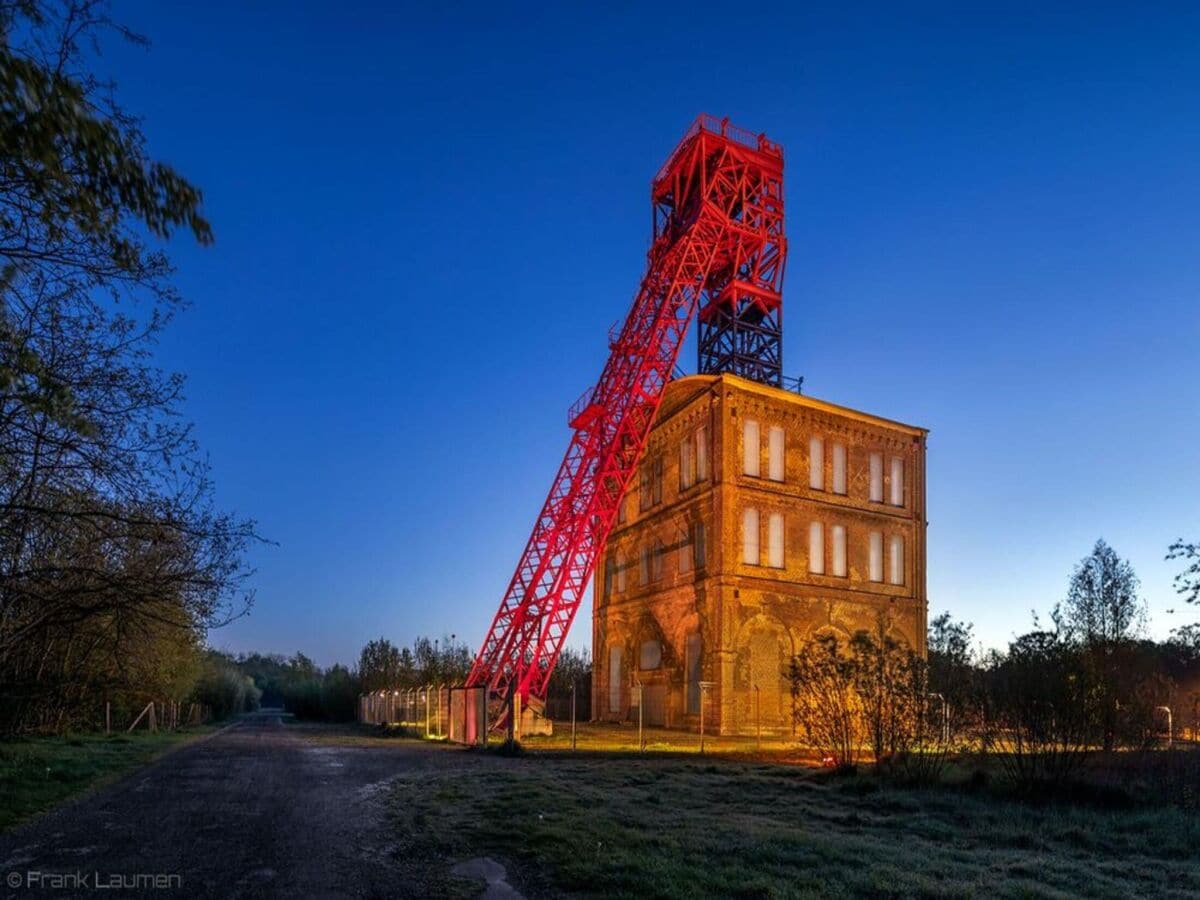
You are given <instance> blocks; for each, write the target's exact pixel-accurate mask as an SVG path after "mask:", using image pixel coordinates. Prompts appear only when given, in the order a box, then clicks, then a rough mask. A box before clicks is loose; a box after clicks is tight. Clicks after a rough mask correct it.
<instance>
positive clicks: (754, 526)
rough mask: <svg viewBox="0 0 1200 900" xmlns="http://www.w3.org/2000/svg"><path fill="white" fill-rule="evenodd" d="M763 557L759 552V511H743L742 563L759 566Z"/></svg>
mask: <svg viewBox="0 0 1200 900" xmlns="http://www.w3.org/2000/svg"><path fill="white" fill-rule="evenodd" d="M760 559H761V557H760V556H759V552H758V510H757V509H751V508H747V509H744V510H742V562H744V563H746V565H748V566H757V565H758V564H759V561H760Z"/></svg>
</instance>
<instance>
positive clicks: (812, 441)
mask: <svg viewBox="0 0 1200 900" xmlns="http://www.w3.org/2000/svg"><path fill="white" fill-rule="evenodd" d="M808 486H809V487H810V488H812V489H813V490H814V491H823V490H825V442H824V441H823V440H822V439H821V438H819V437H811V438H809V439H808Z"/></svg>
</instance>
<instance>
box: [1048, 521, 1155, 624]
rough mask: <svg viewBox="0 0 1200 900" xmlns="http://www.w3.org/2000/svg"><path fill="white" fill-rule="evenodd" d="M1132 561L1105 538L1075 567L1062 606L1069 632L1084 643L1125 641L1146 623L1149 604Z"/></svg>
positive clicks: (1063, 620)
mask: <svg viewBox="0 0 1200 900" xmlns="http://www.w3.org/2000/svg"><path fill="white" fill-rule="evenodd" d="M1139 587H1140V582H1139V581H1138V577H1137V575H1136V574H1135V573H1134V571H1133V566H1131V565H1130V564H1129V563H1128V561H1126V560H1124V559H1122V558H1121V557H1120V556H1118V555H1117V553H1116V551H1115V550H1113V549H1112V547H1110V546H1108V544H1106V543H1105V542H1104V540H1103V539H1101V540H1098V541H1096V546H1095V547H1093V548H1092V552H1091V553H1090V554H1088V555H1087V556H1086V557H1084V558H1083V560H1082V561H1081V562H1080V563H1079V564H1078V565H1077V566H1076V567H1075V572H1074V574H1073V575H1072V576H1071V583H1070V586H1069V587H1068V589H1067V597H1066V600H1065V601H1064V604H1063V609H1062V623H1063V626H1064V628H1065V630H1066V633H1067V635H1068V636H1069V637H1070V638H1072V639H1074V640H1078V641H1082V642H1083V643H1098V642H1099V643H1102V642H1112V641H1120V640H1125V639H1127V638H1130V637H1133V636H1135V635H1136V634H1137V633H1138V632H1139V631H1140V630H1141V628H1142V627H1143V626H1144V624H1145V620H1146V603H1145V601H1144V600H1143V599H1142V598H1141V597H1139V596H1138V589H1139Z"/></svg>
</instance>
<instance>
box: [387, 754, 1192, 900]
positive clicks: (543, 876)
mask: <svg viewBox="0 0 1200 900" xmlns="http://www.w3.org/2000/svg"><path fill="white" fill-rule="evenodd" d="M453 756H455V754H448V755H447V761H448V762H449V759H450V758H451V757H453ZM463 762H464V763H465V762H466V760H465V759H464V760H463ZM476 762H477V763H478V764H475V763H476ZM392 802H393V809H394V813H395V820H396V821H395V825H396V828H397V831H398V836H399V839H400V843H401V852H402V853H404V854H408V855H410V856H412V857H413V858H414V859H416V858H424V859H427V860H431V861H432V860H437V861H438V865H443V864H444V865H445V866H446V867H448V865H449V863H446V862H445V861H446V860H454V859H460V858H466V857H470V856H478V855H491V856H494V857H496V858H499V859H502V860H504V861H506V862H507V863H508V864H509V865H510V872H511V873H512V875H513V876H514V878H515V879H516V880H517V881H519V882H520V884H521V887H522V888H523V889H524V890H526V892H527V893H529V894H532V895H539V894H540V895H547V896H551V895H560V894H563V893H568V894H575V895H581V896H626V897H689V898H691V897H697V896H744V897H793V896H844V897H859V896H874V897H911V896H924V897H959V896H977V895H987V896H989V897H990V896H1022V897H1030V896H1034V897H1076V896H1090V897H1120V898H1126V897H1130V896H1138V895H1140V896H1153V897H1181V898H1182V897H1193V896H1196V895H1197V894H1198V893H1200V851H1198V850H1197V848H1200V821H1198V820H1197V818H1196V817H1195V816H1194V815H1189V814H1187V813H1185V812H1183V811H1181V810H1176V809H1154V810H1125V811H1118V812H1114V811H1102V810H1097V809H1094V808H1086V807H1069V806H1054V805H1047V806H1030V805H1025V804H1019V803H1016V802H1013V801H1009V800H1005V799H1001V798H998V797H995V796H993V795H991V794H989V793H987V792H976V793H971V792H967V791H965V790H954V789H944V788H936V789H923V790H918V789H905V788H901V787H896V786H893V785H890V784H888V783H885V782H881V781H880V780H878V779H876V778H874V777H871V776H862V775H860V776H849V777H831V776H829V775H827V774H825V773H821V772H816V771H813V770H811V769H805V768H800V767H795V766H779V765H764V764H747V763H738V762H729V761H719V762H718V761H704V760H701V759H687V760H685V759H682V758H670V757H650V758H642V757H628V756H625V757H616V756H611V757H604V756H592V757H586V756H576V757H571V756H561V755H557V754H534V755H528V756H524V757H520V758H515V759H495V758H489V759H487V760H476V761H475V762H473V763H472V764H470V765H453V766H448V767H447V768H445V769H432V770H424V771H422V772H420V773H419V774H414V775H413V776H412V777H406V778H402V779H401V780H399V781H397V782H396V783H395V785H394V788H393V795H392ZM445 887H446V889H448V890H454V888H452V887H451V886H450V885H449V884H446V885H445ZM459 889H461V885H460V886H459Z"/></svg>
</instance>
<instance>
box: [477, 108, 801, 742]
mask: <svg viewBox="0 0 1200 900" xmlns="http://www.w3.org/2000/svg"><path fill="white" fill-rule="evenodd" d="M650 193H651V201H652V203H653V209H654V215H653V227H654V242H653V244H652V246H651V247H650V252H649V254H648V257H649V258H648V265H647V269H646V275H645V277H644V278H643V279H642V283H641V287H640V289H639V290H638V293H637V296H636V297H635V298H634V301H633V306H632V308H631V309H630V310H629V315H628V316H627V317H626V318H625V322H624V324H623V325H622V326H621V329H620V331H619V332H617V333H615V334H610V336H609V347H610V351H611V352H610V354H609V357H608V362H607V363H605V365H604V370H603V372H602V373H601V375H600V380H599V381H598V382H597V383H596V386H595V387H593V388H591V389H590V390H588V391H586V392H585V393H584V395H583V396H582V397H580V398H579V400H578V401H577V402H576V403H575V405H574V406H572V407H571V409H570V412H569V413H568V423H569V425H570V427H571V428H572V429H573V430H574V433H573V434H572V436H571V442H570V444H569V445H568V446H567V452H566V455H565V456H564V457H563V461H562V465H561V466H559V469H558V474H557V475H555V477H554V484H553V486H552V487H551V488H550V494H549V496H548V497H547V498H546V503H545V505H544V506H543V507H542V511H541V513H540V514H539V515H538V518H537V521H536V522H535V523H534V526H533V533H532V534H531V535H530V537H529V542H528V543H527V544H526V545H525V552H524V553H522V555H521V560H520V562H519V563H518V565H517V570H516V572H515V573H514V575H513V577H512V581H510V582H509V585H508V590H507V591H505V593H504V599H503V600H501V602H500V609H499V611H498V612H497V613H496V617H495V618H494V619H493V620H492V625H491V628H490V629H489V630H488V633H487V636H486V637H485V638H484V641H483V645H482V646H481V647H480V649H479V654H478V656H477V657H476V658H475V664H474V665H473V666H472V668H471V674H470V676H469V678H468V681H467V684H468V686H470V687H486V688H488V693H489V694H490V695H491V696H492V697H506V696H508V694H509V692H510V691H514V690H515V691H516V692H517V693H518V694H519V695H520V697H521V700H522V702H523V703H528V702H529V700H530V699H531V698H533V699H534V700H536V701H544V700H545V697H546V690H547V687H548V685H549V681H550V673H551V672H552V671H553V670H554V665H555V663H556V662H557V661H558V655H559V653H560V651H561V650H562V646H563V641H564V640H565V639H566V636H567V631H568V630H569V629H570V627H571V622H572V621H573V620H574V618H575V613H576V612H577V611H578V610H579V604H580V602H581V601H582V600H583V596H584V589H585V587H586V586H587V583H588V581H589V579H590V578H591V576H592V572H593V571H594V570H595V568H596V561H597V559H598V558H599V556H600V554H601V552H602V551H603V548H604V544H605V541H607V539H608V534H609V531H610V530H611V528H612V525H613V522H614V520H615V518H616V514H617V504H618V503H619V502H620V500H621V498H622V497H623V496H624V495H625V490H626V488H627V487H628V486H629V482H630V481H631V480H632V478H633V476H634V472H635V471H636V469H637V465H638V462H639V460H640V459H641V456H642V451H643V449H644V448H645V445H646V438H647V436H648V435H649V433H650V427H651V425H652V424H653V423H654V417H655V414H656V413H657V412H658V407H659V404H660V403H661V402H662V396H663V390H664V388H665V387H666V384H667V382H668V381H669V380H670V378H671V373H672V372H673V371H674V368H675V360H676V357H677V356H678V354H679V348H680V345H681V344H682V342H683V337H684V335H685V334H686V333H687V328H688V324H689V322H690V321H691V319H692V316H693V314H694V313H695V311H696V310H697V309H698V308H700V309H703V310H705V312H706V314H707V312H708V311H710V310H716V309H719V308H721V307H722V306H723V305H728V304H730V303H732V302H741V303H743V304H744V303H745V302H746V300H747V299H749V300H751V301H752V302H754V303H757V304H761V305H762V307H763V308H764V309H769V310H771V311H772V312H773V313H775V314H776V315H777V314H778V310H779V304H780V287H781V284H782V280H783V264H784V258H785V253H786V249H785V248H786V241H785V239H784V234H783V152H782V150H781V148H780V147H779V145H778V144H775V143H773V142H772V141H769V140H767V138H766V136H765V135H762V134H758V135H755V134H751V133H750V132H748V131H744V130H743V129H740V128H737V127H735V126H733V125H730V124H729V120H728V119H723V120H722V119H716V118H713V117H712V116H704V115H702V116H700V117H699V118H698V119H697V120H696V121H695V123H693V125H692V127H691V128H690V129H688V132H687V134H685V135H684V137H683V140H682V141H680V143H679V146H678V147H676V148H675V151H674V152H673V153H672V154H671V156H670V157H669V158H668V159H667V162H666V164H665V165H664V166H663V167H662V169H661V170H659V173H658V175H657V176H656V177H655V178H654V181H653V182H652V184H651V191H650ZM497 724H500V723H499V722H497Z"/></svg>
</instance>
